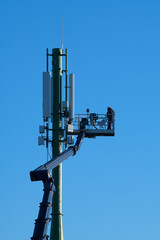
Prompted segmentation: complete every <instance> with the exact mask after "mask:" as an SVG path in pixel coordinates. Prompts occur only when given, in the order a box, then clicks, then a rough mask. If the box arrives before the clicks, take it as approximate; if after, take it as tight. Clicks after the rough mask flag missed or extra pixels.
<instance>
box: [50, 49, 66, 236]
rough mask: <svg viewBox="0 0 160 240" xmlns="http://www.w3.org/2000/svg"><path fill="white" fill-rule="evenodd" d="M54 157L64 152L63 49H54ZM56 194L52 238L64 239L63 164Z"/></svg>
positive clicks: (56, 179) (58, 170) (57, 171)
mask: <svg viewBox="0 0 160 240" xmlns="http://www.w3.org/2000/svg"><path fill="white" fill-rule="evenodd" d="M52 78H53V86H52V100H53V107H52V109H53V113H52V114H53V115H52V116H53V118H52V130H53V135H52V140H53V143H52V157H56V156H58V155H59V154H60V153H61V152H62V142H61V139H62V49H60V48H54V49H52ZM52 174H53V179H54V185H55V189H56V191H55V194H54V196H53V207H52V214H51V215H52V221H51V234H50V240H63V224H62V164H60V165H59V166H57V167H56V168H55V169H54V170H53V172H52Z"/></svg>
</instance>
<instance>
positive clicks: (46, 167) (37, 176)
mask: <svg viewBox="0 0 160 240" xmlns="http://www.w3.org/2000/svg"><path fill="white" fill-rule="evenodd" d="M87 124H88V120H87V119H86V118H83V119H82V121H81V124H80V133H79V135H78V137H77V141H76V143H75V145H74V146H72V147H69V148H68V149H67V150H65V151H64V152H63V153H61V154H59V156H57V157H55V158H52V159H51V160H50V161H49V162H47V163H45V164H43V165H42V166H40V167H38V168H36V169H35V170H34V171H31V172H30V177H31V181H41V180H42V181H48V180H49V179H50V177H51V174H50V171H51V170H52V169H54V168H55V167H57V166H58V165H59V164H60V163H62V162H63V161H65V160H67V159H68V158H69V157H71V156H74V155H75V154H76V152H77V151H78V150H79V148H80V146H81V143H82V141H83V139H84V137H85V126H86V125H87Z"/></svg>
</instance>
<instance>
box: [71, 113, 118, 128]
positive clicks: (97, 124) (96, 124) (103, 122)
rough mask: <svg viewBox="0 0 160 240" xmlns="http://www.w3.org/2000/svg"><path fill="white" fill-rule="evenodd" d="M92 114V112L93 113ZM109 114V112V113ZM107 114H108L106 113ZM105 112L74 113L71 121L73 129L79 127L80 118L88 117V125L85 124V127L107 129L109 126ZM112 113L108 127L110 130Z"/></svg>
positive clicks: (112, 125) (112, 122)
mask: <svg viewBox="0 0 160 240" xmlns="http://www.w3.org/2000/svg"><path fill="white" fill-rule="evenodd" d="M93 114H94V113H93ZM110 115H111V114H110ZM108 116H109V114H108ZM108 116H107V114H96V115H92V113H91V114H75V116H74V120H73V122H72V125H73V129H74V130H79V129H80V122H81V120H82V118H87V119H88V125H87V126H86V129H88V130H90V129H97V130H107V129H108V126H109V120H108ZM114 121H115V120H114V115H112V121H110V125H111V126H110V127H111V130H114Z"/></svg>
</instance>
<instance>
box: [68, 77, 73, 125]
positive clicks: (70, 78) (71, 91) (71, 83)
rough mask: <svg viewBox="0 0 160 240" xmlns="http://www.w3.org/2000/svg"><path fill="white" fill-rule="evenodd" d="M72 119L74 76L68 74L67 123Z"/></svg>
mask: <svg viewBox="0 0 160 240" xmlns="http://www.w3.org/2000/svg"><path fill="white" fill-rule="evenodd" d="M73 119H74V74H73V73H71V74H69V121H70V122H72V121H73Z"/></svg>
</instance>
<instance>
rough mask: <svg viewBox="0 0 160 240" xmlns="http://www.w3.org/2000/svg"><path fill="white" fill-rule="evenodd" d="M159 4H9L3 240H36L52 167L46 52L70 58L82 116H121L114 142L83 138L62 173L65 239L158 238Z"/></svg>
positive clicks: (1, 6)
mask: <svg viewBox="0 0 160 240" xmlns="http://www.w3.org/2000/svg"><path fill="white" fill-rule="evenodd" d="M159 12H160V2H159V1H155V0H152V1H141V0H140V1H123V0H122V1H118V0H115V1H108V0H106V1H102V0H100V1H98V2H97V1H83V0H82V1H70V0H69V1H63V0H62V1H59V2H56V1H41V0H40V1H19V0H15V1H9V0H6V1H1V2H0V21H1V26H0V28H1V40H0V42H1V44H0V52H1V58H0V59H1V60H0V62H1V67H0V76H1V81H0V84H1V86H0V87H1V95H0V104H1V174H0V179H1V197H0V203H1V217H0V225H1V226H2V229H1V238H2V239H4V238H5V239H7V240H9V239H13V238H16V239H17V240H23V239H29V238H30V237H31V236H32V233H33V228H34V219H35V218H36V217H37V214H38V206H39V202H40V201H41V198H42V184H41V183H37V182H36V183H31V182H30V178H29V171H30V170H32V169H34V168H36V167H37V166H39V165H40V164H42V163H43V162H45V161H46V151H45V148H44V147H38V146H37V137H38V126H39V124H41V123H42V72H43V71H45V69H46V67H45V63H46V59H45V51H46V48H47V47H48V48H49V49H50V50H51V49H52V48H57V47H61V17H62V16H63V21H64V48H66V47H67V48H68V52H69V72H74V73H75V76H76V83H75V86H76V90H75V91H76V113H84V112H85V110H86V108H90V110H91V111H92V112H97V113H105V112H106V107H107V106H108V105H111V106H112V107H113V108H114V109H115V112H116V136H115V137H114V138H97V139H94V140H91V139H85V141H84V142H83V145H82V148H81V150H80V151H79V152H78V154H77V155H76V156H75V157H74V158H71V159H69V160H68V161H66V162H65V163H64V164H63V213H64V217H63V223H64V238H65V239H71V240H72V239H75V236H76V239H77V240H79V239H92V240H97V239H109V240H117V239H121V240H128V239H129V240H143V239H144V240H152V239H154V240H159V238H160V230H159V229H160V228H159V226H160V217H159V216H160V184H159V182H160V175H159V169H160V162H159V155H160V154H159V132H160V125H159V122H160V113H159V88H160V68H159V64H160V27H159V25H160V14H159Z"/></svg>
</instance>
